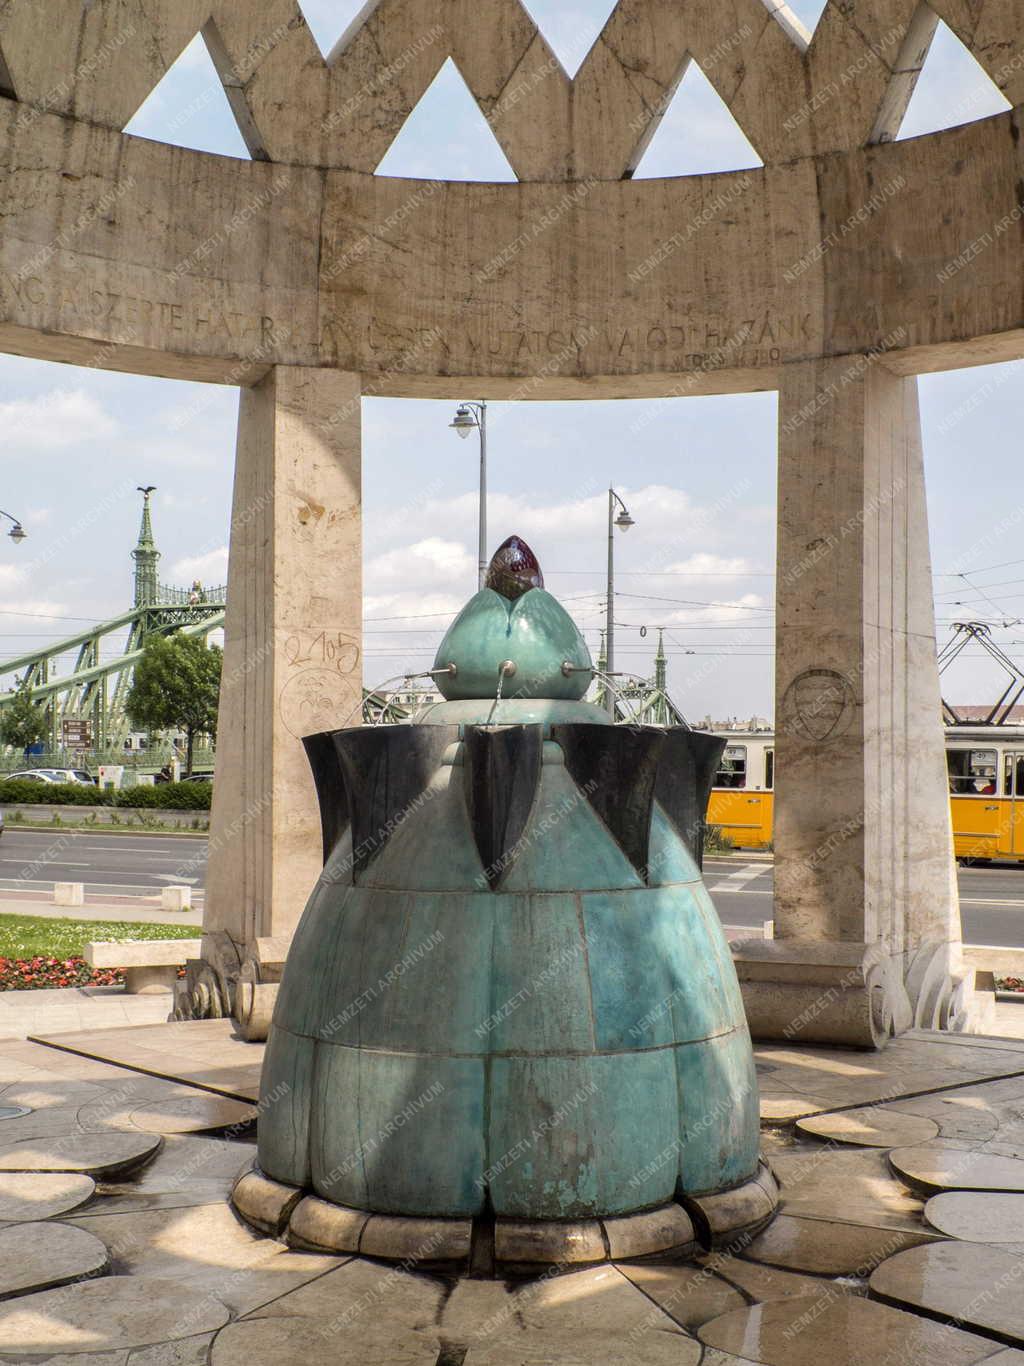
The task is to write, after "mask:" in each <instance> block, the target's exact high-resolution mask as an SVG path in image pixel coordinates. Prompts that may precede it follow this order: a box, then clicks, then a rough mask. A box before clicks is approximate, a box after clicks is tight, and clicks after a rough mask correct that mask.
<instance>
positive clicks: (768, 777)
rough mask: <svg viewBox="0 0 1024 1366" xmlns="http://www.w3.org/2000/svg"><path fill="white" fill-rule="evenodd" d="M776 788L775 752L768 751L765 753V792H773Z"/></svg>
mask: <svg viewBox="0 0 1024 1366" xmlns="http://www.w3.org/2000/svg"><path fill="white" fill-rule="evenodd" d="M774 786H775V751H774V750H773V749H766V750H765V752H764V790H765V791H766V792H771V790H772V788H773V787H774Z"/></svg>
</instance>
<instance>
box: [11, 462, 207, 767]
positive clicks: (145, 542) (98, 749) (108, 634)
mask: <svg viewBox="0 0 1024 1366" xmlns="http://www.w3.org/2000/svg"><path fill="white" fill-rule="evenodd" d="M154 491H155V485H152V484H150V485H147V486H145V487H142V486H140V488H139V492H140V493H141V494H142V520H141V523H140V526H139V537H138V542H137V543H136V545H135V548H134V550H132V552H131V556H132V559H133V560H134V562H135V573H134V580H135V585H134V586H135V591H134V602H133V605H132V606H131V607H130V608H128V610H127V611H125V612H122V613H120V614H119V615H118V616H115V617H112V618H111V619H110V620H109V621H102V622H100V623H99V624H98V625H95V626H92V627H90V629H89V630H87V631H82V632H79V633H78V634H77V635H74V636H68V637H67V638H65V639H64V640H57V641H54V642H53V644H51V645H47V646H45V647H44V648H42V649H41V650H34V651H32V652H30V653H29V654H24V655H21V656H19V657H18V658H17V659H8V660H4V661H0V686H2V687H4V688H5V689H6V690H5V691H4V692H0V716H2V714H3V709H4V708H5V707H7V706H10V704H11V702H12V701H13V700H14V697H15V696H16V695H17V692H18V690H19V689H20V688H23V687H24V688H27V689H28V692H29V695H30V696H31V698H32V700H33V701H34V702H36V703H39V704H40V705H42V706H43V707H45V709H46V716H47V723H48V724H47V736H46V740H45V742H44V748H45V750H46V754H45V755H44V756H38V755H37V756H34V761H35V762H43V761H44V760H45V762H47V763H53V764H55V765H62V764H63V763H64V761H65V760H66V759H69V758H71V757H72V756H73V755H75V754H77V755H78V756H79V758H81V757H82V756H83V754H84V753H86V752H87V753H88V755H89V758H90V760H91V761H92V762H94V763H98V762H103V760H104V759H105V758H109V759H110V760H111V761H115V760H116V761H120V760H121V759H123V757H124V751H125V748H126V741H127V740H128V738H129V736H130V734H131V732H132V726H131V724H130V722H129V720H128V716H127V713H126V710H125V704H126V701H127V697H128V693H129V691H130V689H131V685H132V679H133V677H134V673H135V666H136V664H138V662H139V660H140V659H141V658H142V652H143V649H144V647H145V644H146V641H147V640H149V639H150V638H152V637H153V636H172V635H176V634H178V633H179V632H180V633H182V634H184V635H188V636H202V637H206V636H209V635H210V633H211V632H213V631H215V630H216V629H217V628H218V627H222V626H223V625H224V610H225V602H226V589H225V587H224V586H223V585H222V586H220V587H217V588H204V587H203V585H202V584H201V583H199V582H198V581H196V582H195V583H193V584H192V587H191V588H173V587H169V586H168V585H166V584H162V583H160V581H159V578H158V571H157V566H158V564H159V561H160V551H159V550H158V549H157V547H156V542H155V540H154V537H153V523H152V516H151V510H150V499H151V497H152V494H153V493H154ZM112 642H115V643H116V642H120V643H121V649H120V653H117V654H114V655H112V656H111V657H109V658H107V659H104V658H103V651H104V649H105V647H108V646H109V645H110V644H111V643H112ZM63 656H73V665H72V667H71V669H70V671H69V672H66V673H58V672H57V669H58V661H60V660H61V658H62V657H63ZM11 757H12V758H13V760H14V766H15V767H18V766H20V765H21V764H22V762H23V760H22V757H21V756H20V755H14V756H11ZM154 757H155V756H154V755H153V754H152V753H151V754H150V755H149V758H150V760H151V761H152V759H153V758H154ZM4 766H5V767H10V763H7V764H5V765H4ZM148 766H149V765H148V764H147V767H148Z"/></svg>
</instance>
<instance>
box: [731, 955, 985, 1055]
mask: <svg viewBox="0 0 1024 1366" xmlns="http://www.w3.org/2000/svg"><path fill="white" fill-rule="evenodd" d="M959 948H960V946H959V944H952V943H943V944H925V945H922V946H921V947H920V948H918V949H917V950H916V951H915V952H914V953H913V954H910V955H905V954H895V955H890V954H889V953H887V952H886V950H885V947H884V945H882V944H877V943H876V944H855V943H846V942H843V941H832V940H820V939H818V940H797V939H775V940H757V939H747V940H743V941H740V942H737V943H734V944H733V945H732V950H733V959H734V962H735V964H736V975H737V977H738V978H739V983H740V990H741V991H742V993H743V1004H744V1006H745V1008H746V1012H747V1021H748V1023H749V1025H750V1032H751V1035H752V1036H753V1037H754V1038H755V1039H759V1040H762V1041H766V1042H767V1041H771V1042H781V1041H788V1042H791V1043H801V1044H811V1043H820V1044H840V1045H846V1046H849V1047H854V1048H882V1047H883V1046H884V1045H885V1043H886V1042H887V1041H888V1040H889V1039H890V1038H891V1037H892V1036H893V1035H898V1034H902V1033H903V1032H904V1031H905V1030H907V1029H950V1030H954V1031H956V1032H958V1033H974V1032H976V1031H978V1030H979V1029H981V1028H983V1027H984V1020H985V1019H986V1017H988V1016H989V1015H990V1000H989V998H990V997H991V993H989V992H985V991H978V990H976V988H975V981H974V969H973V968H968V969H966V970H964V969H961V968H960V967H959Z"/></svg>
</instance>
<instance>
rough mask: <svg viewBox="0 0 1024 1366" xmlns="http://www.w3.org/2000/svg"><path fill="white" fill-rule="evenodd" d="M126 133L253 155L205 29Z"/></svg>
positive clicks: (201, 148) (196, 148) (177, 144)
mask: <svg viewBox="0 0 1024 1366" xmlns="http://www.w3.org/2000/svg"><path fill="white" fill-rule="evenodd" d="M124 131H125V132H126V133H134V134H135V135H136V136H137V137H142V138H152V139H153V140H154V141H155V142H168V143H170V144H171V145H172V146H173V147H189V148H191V149H192V150H193V151H195V152H217V153H219V154H220V155H221V156H229V157H245V158H248V157H249V156H250V151H249V148H248V147H247V146H246V144H245V140H244V139H243V137H242V134H241V132H240V131H239V127H238V123H237V121H236V119H235V115H234V113H233V111H232V108H231V104H230V102H229V100H228V96H227V92H226V91H225V89H224V86H223V84H222V83H221V79H220V77H219V76H218V75H217V69H216V67H215V66H214V64H213V59H212V57H211V56H210V52H209V49H208V48H207V46H206V43H205V42H204V41H203V36H202V34H199V33H197V34H196V36H195V37H194V38H193V39H192V41H191V42H190V43H189V45H188V47H187V48H185V50H184V52H182V54H181V56H180V57H179V58H178V60H177V61H176V62H175V63H174V65H173V66H172V67H170V68H169V69H168V70H167V71H166V72H165V73H164V77H163V79H162V80H161V81H160V83H159V85H157V86H155V87H154V89H153V90H151V91H150V93H149V94H148V95H147V97H146V99H145V100H144V101H143V103H142V104H141V105H140V106H139V108H138V109H136V111H135V113H134V114H133V115H132V117H131V118H130V119H129V121H128V123H127V124H126V125H125V129H124Z"/></svg>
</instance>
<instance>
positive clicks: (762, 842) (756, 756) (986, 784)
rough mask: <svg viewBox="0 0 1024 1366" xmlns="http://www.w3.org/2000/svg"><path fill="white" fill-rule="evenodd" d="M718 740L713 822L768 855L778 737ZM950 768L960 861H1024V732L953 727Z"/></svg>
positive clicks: (758, 734)
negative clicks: (720, 748) (720, 746)
mask: <svg viewBox="0 0 1024 1366" xmlns="http://www.w3.org/2000/svg"><path fill="white" fill-rule="evenodd" d="M717 734H718V735H720V736H721V737H722V739H724V740H725V741H726V747H725V753H724V754H723V756H722V763H721V767H720V768H719V770H718V773H717V774H716V775H715V784H714V788H713V790H712V793H711V800H710V802H709V803H708V822H709V824H711V825H715V826H718V827H719V828H720V829H721V831H722V834H723V835H724V836H725V837H726V838H727V839H728V840H730V841H731V842H732V843H733V844H734V845H736V846H737V847H738V848H742V849H764V848H766V847H767V846H769V845H770V843H771V839H772V805H773V800H774V787H775V736H774V734H773V733H772V732H770V731H732V730H730V731H718V732H717ZM946 764H947V767H948V775H949V794H950V795H949V805H950V814H951V816H952V820H953V846H954V849H955V851H956V856H957V858H961V859H1005V860H1019V861H1021V862H1024V726H1013V725H1002V726H985V725H977V726H971V725H961V726H950V727H947V730H946Z"/></svg>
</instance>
